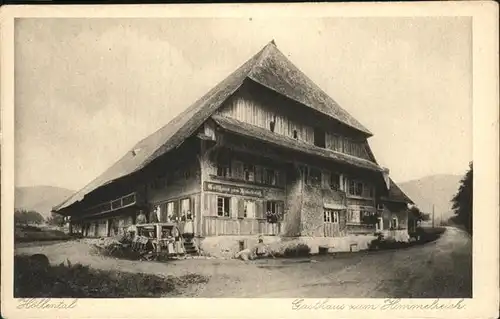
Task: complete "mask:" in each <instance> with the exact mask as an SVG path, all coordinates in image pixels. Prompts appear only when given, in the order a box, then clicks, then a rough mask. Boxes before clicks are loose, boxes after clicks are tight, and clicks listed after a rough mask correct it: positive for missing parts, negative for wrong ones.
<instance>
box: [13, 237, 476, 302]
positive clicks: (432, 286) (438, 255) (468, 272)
mask: <svg viewBox="0 0 500 319" xmlns="http://www.w3.org/2000/svg"><path fill="white" fill-rule="evenodd" d="M471 249H472V245H471V240H470V237H469V235H468V234H466V233H465V232H463V231H461V230H458V229H455V228H447V230H446V231H445V233H444V234H443V235H442V237H441V238H439V239H438V240H437V241H436V242H432V243H428V244H425V245H422V246H415V247H411V248H406V249H400V250H391V251H380V252H360V253H353V254H343V255H337V256H331V255H329V256H315V257H312V258H311V259H301V260H299V259H294V260H286V259H269V260H258V261H252V262H243V261H239V260H214V259H209V260H180V261H172V262H168V263H157V262H140V261H128V260H117V259H112V258H107V257H100V256H96V255H92V254H89V252H88V245H87V244H85V243H83V242H65V243H58V244H53V245H45V246H25V247H16V253H19V254H32V253H44V254H46V255H47V256H48V257H49V259H50V260H51V262H52V263H55V264H57V263H60V262H62V261H64V260H66V258H68V259H69V260H70V261H71V262H72V263H77V262H78V263H82V264H87V265H90V266H91V267H94V268H98V269H105V270H112V269H115V270H120V271H127V272H141V273H151V274H157V275H174V276H180V275H184V274H188V273H198V274H203V275H207V276H209V277H210V280H209V282H208V283H207V284H203V285H199V286H194V287H191V288H190V289H188V290H186V291H185V292H184V295H185V296H189V297H290V298H292V297H311V298H313V297H316V298H321V297H331V298H339V297H342V298H356V297H358V298H369V297H375V298H384V297H393V298H396V297H400V298H404V297H406V298H408V297H417V298H430V297H441V298H445V297H448V298H459V297H464V298H465V297H470V296H471V289H472V259H471Z"/></svg>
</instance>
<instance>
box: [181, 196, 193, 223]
mask: <svg viewBox="0 0 500 319" xmlns="http://www.w3.org/2000/svg"><path fill="white" fill-rule="evenodd" d="M190 210H191V200H190V199H189V198H184V199H182V200H181V216H182V217H181V218H182V219H185V218H186V216H187V215H188V212H190V213H192V212H191V211H190Z"/></svg>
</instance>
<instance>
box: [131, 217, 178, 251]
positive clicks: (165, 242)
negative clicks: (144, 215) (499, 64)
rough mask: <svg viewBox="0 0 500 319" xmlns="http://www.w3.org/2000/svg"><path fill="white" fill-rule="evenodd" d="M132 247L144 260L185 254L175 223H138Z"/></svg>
mask: <svg viewBox="0 0 500 319" xmlns="http://www.w3.org/2000/svg"><path fill="white" fill-rule="evenodd" d="M136 228H137V233H136V234H135V236H134V238H133V239H132V249H133V250H135V251H137V252H139V253H140V255H141V259H142V260H158V259H168V258H172V257H176V256H181V255H184V254H185V250H184V242H183V239H182V236H181V232H180V229H179V227H178V226H177V225H176V224H174V223H149V224H139V225H136Z"/></svg>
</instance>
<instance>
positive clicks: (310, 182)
mask: <svg viewBox="0 0 500 319" xmlns="http://www.w3.org/2000/svg"><path fill="white" fill-rule="evenodd" d="M307 170H308V173H307V180H306V184H307V185H310V186H321V178H322V174H321V170H320V169H319V168H316V167H311V166H307ZM312 172H317V173H318V176H316V177H314V178H313V177H312V176H313V174H311V173H312Z"/></svg>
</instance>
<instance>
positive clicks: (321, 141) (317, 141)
mask: <svg viewBox="0 0 500 319" xmlns="http://www.w3.org/2000/svg"><path fill="white" fill-rule="evenodd" d="M314 145H316V146H318V147H323V148H324V147H325V146H326V143H325V131H323V130H322V129H320V128H315V129H314Z"/></svg>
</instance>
